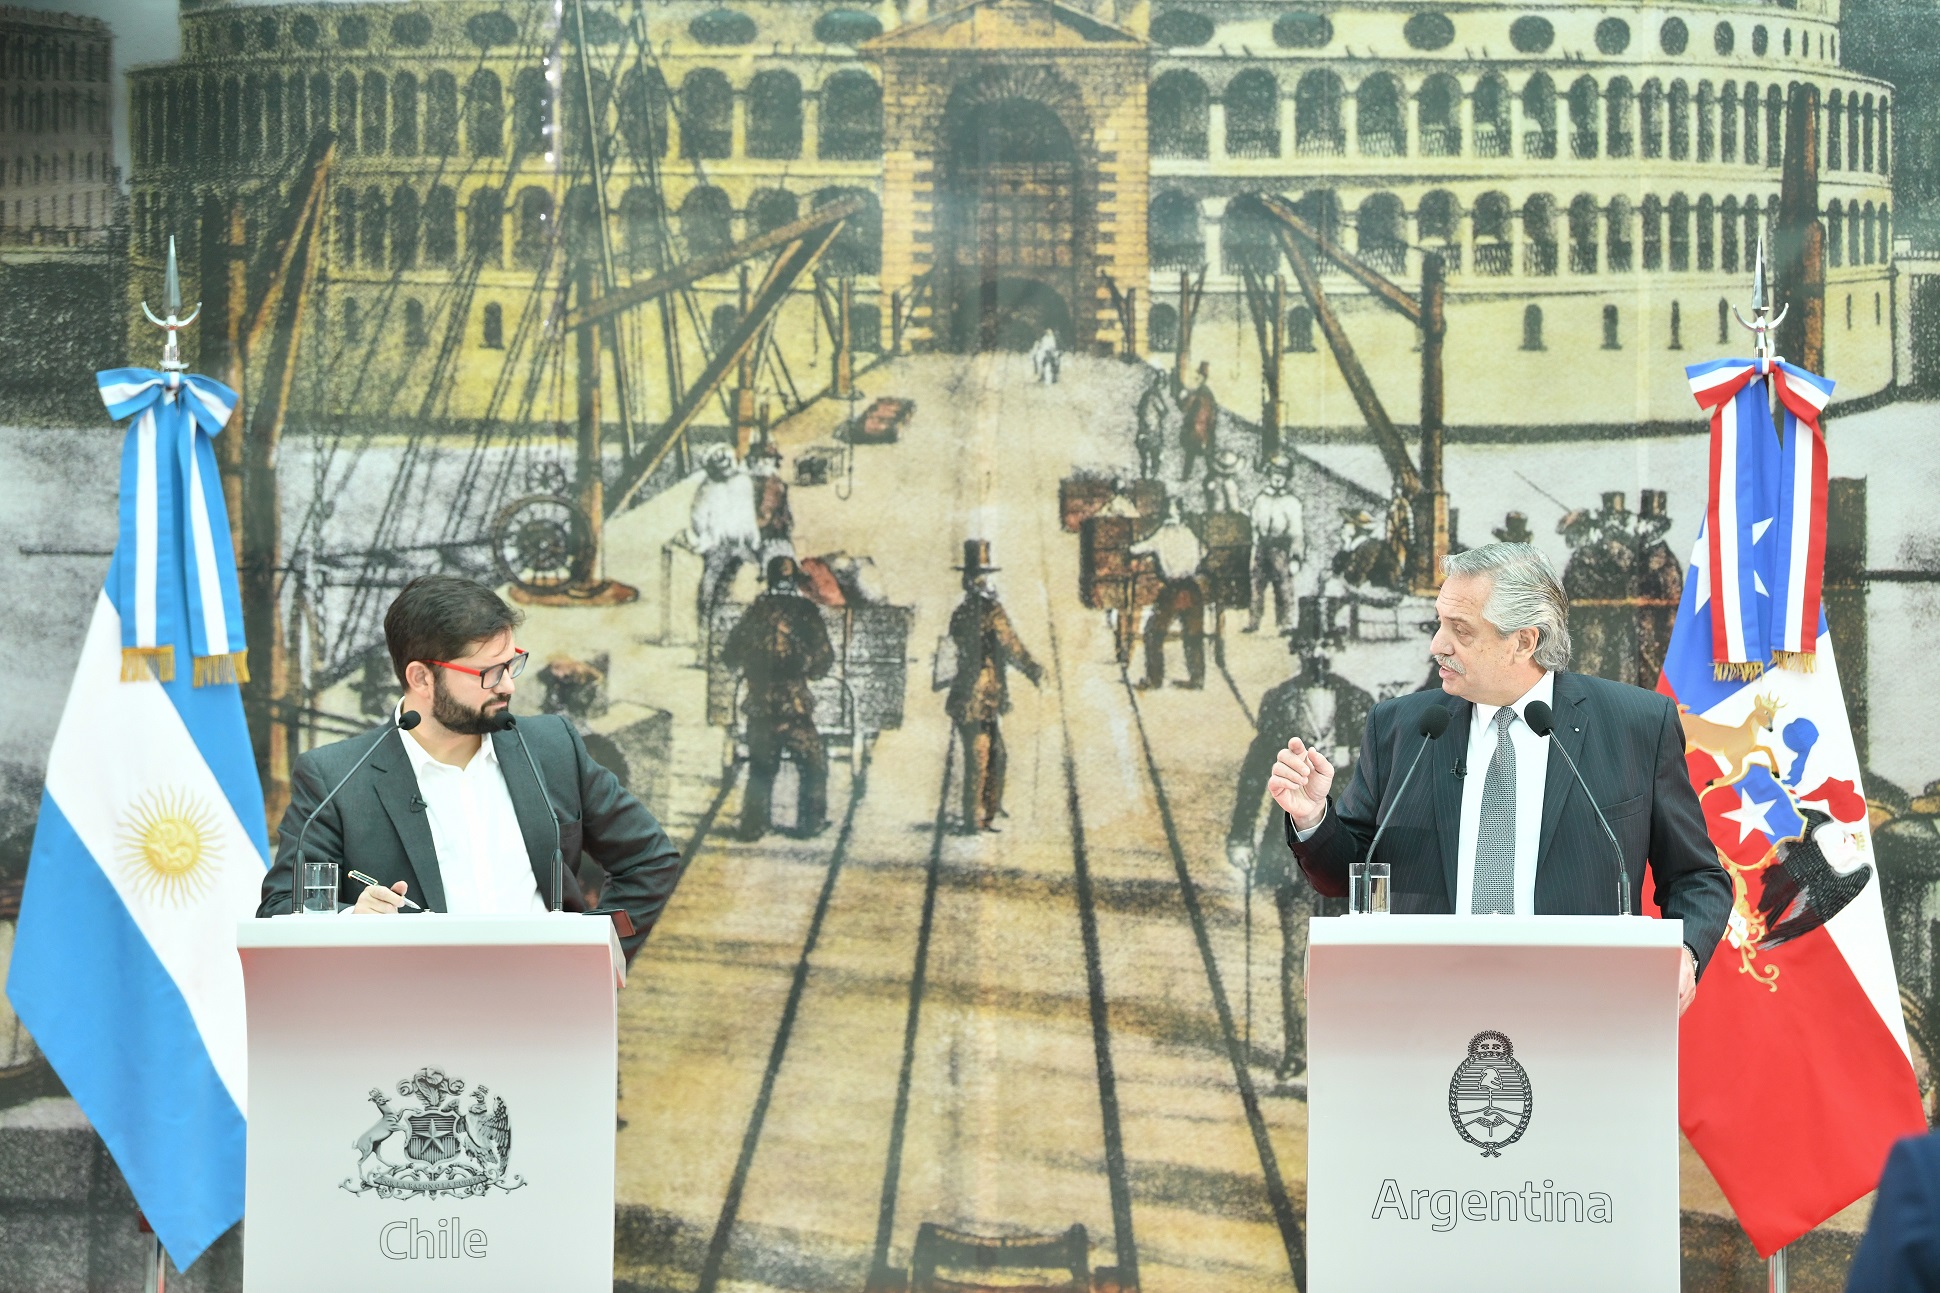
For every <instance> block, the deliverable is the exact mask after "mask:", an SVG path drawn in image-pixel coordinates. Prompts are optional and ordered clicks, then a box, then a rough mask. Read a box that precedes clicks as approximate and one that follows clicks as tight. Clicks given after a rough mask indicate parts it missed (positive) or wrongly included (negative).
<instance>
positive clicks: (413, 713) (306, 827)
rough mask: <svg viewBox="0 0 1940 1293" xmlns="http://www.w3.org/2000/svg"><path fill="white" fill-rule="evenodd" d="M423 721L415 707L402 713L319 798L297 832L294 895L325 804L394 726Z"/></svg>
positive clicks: (292, 881) (292, 880) (403, 727)
mask: <svg viewBox="0 0 1940 1293" xmlns="http://www.w3.org/2000/svg"><path fill="white" fill-rule="evenodd" d="M423 721H424V718H423V716H422V715H421V714H419V713H418V711H417V710H415V709H407V710H405V711H403V712H402V713H400V714H399V715H398V716H397V717H396V718H395V719H393V720H392V721H391V723H390V724H389V725H388V726H387V727H386V728H385V730H384V731H382V732H379V733H378V734H377V739H376V740H375V741H372V742H371V743H370V748H369V749H368V750H365V751H364V752H363V753H362V754H360V755H358V756H357V762H355V763H353V764H351V765H350V771H349V772H346V773H344V775H343V777H342V779H341V780H339V781H338V782H337V784H336V785H334V786H332V787H330V793H329V794H327V795H325V796H324V797H323V798H322V799H319V800H317V806H316V807H315V808H312V809H311V810H310V815H309V816H308V817H305V818H304V819H303V829H302V830H300V831H298V832H297V833H296V870H295V871H293V872H292V873H291V874H290V892H291V894H292V897H294V895H295V892H296V889H297V887H298V886H299V885H301V884H302V883H303V837H304V836H305V835H308V834H309V833H310V823H312V822H314V821H316V819H317V814H318V813H320V812H322V811H323V806H324V805H325V804H327V803H329V802H330V801H331V800H333V799H335V798H336V797H337V792H338V791H339V790H342V789H343V788H344V785H345V784H346V783H347V782H349V780H350V779H351V778H352V777H354V776H356V775H357V769H359V768H361V767H363V766H364V760H365V759H368V758H370V756H371V755H373V754H375V753H377V747H378V746H380V745H382V744H384V738H385V737H386V736H388V735H390V732H391V730H392V729H393V728H394V729H396V730H397V731H400V732H408V731H410V730H411V729H412V728H414V727H416V726H417V725H418V724H419V723H421V722H423ZM340 883H341V882H340ZM291 906H292V908H294V907H295V903H294V901H292V903H291Z"/></svg>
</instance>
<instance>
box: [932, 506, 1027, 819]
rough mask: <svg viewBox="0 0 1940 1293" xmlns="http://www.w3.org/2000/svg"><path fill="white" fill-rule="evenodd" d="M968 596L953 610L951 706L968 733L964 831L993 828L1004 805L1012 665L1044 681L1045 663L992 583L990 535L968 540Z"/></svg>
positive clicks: (963, 734)
mask: <svg viewBox="0 0 1940 1293" xmlns="http://www.w3.org/2000/svg"><path fill="white" fill-rule="evenodd" d="M957 569H958V570H959V571H961V572H962V574H963V600H962V601H961V602H959V603H957V608H956V610H955V611H953V612H951V614H950V639H951V641H952V643H953V644H954V645H955V647H956V657H957V669H956V677H955V678H954V679H953V680H952V681H951V683H950V694H949V697H948V698H947V699H946V700H945V702H944V709H945V711H946V712H947V713H948V714H949V715H950V718H951V719H952V720H954V721H955V723H956V725H957V735H958V737H959V738H960V739H961V740H962V741H963V826H962V829H963V831H964V832H965V833H966V834H968V833H970V832H972V831H994V830H996V829H997V825H996V819H997V818H998V817H999V816H1000V815H1002V813H1003V811H1004V767H1005V763H1006V759H1005V754H1004V733H1003V728H1002V726H1001V722H1002V719H1003V716H1004V714H1006V713H1007V712H1009V710H1010V683H1009V674H1010V669H1011V667H1012V666H1015V667H1016V668H1018V669H1021V670H1023V672H1024V676H1025V677H1027V678H1029V679H1030V680H1031V685H1032V686H1033V687H1035V686H1038V685H1039V682H1040V680H1041V679H1042V678H1043V677H1044V669H1043V666H1041V665H1039V664H1038V662H1037V661H1036V660H1033V659H1032V658H1031V653H1030V651H1029V650H1028V649H1027V648H1026V647H1025V646H1024V643H1023V642H1022V641H1021V640H1019V638H1018V636H1017V631H1016V630H1015V629H1013V628H1012V627H1011V626H1010V616H1009V615H1007V614H1005V613H1004V604H1003V603H1002V602H1001V601H999V600H998V599H997V590H996V589H995V588H992V587H991V586H990V576H991V575H993V574H995V573H997V567H995V566H993V565H991V564H990V542H989V540H987V539H965V540H964V541H963V564H962V565H960V566H958V567H957Z"/></svg>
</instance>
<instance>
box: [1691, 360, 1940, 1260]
mask: <svg viewBox="0 0 1940 1293" xmlns="http://www.w3.org/2000/svg"><path fill="white" fill-rule="evenodd" d="M1779 367H1781V366H1780V365H1777V364H1773V363H1771V362H1770V361H1767V362H1766V363H1765V364H1759V363H1758V362H1757V361H1745V360H1725V361H1721V362H1719V363H1716V364H1707V365H1699V366H1697V367H1694V368H1693V369H1691V370H1690V375H1691V379H1692V386H1693V389H1694V390H1695V391H1696V392H1697V394H1698V398H1699V401H1700V403H1703V404H1706V405H1707V406H1708V407H1710V408H1711V410H1712V464H1713V477H1712V498H1711V506H1710V509H1709V511H1708V513H1707V515H1706V519H1705V531H1704V533H1702V534H1700V535H1699V536H1698V541H1697V544H1696V547H1695V550H1694V551H1693V553H1692V556H1691V571H1690V577H1689V578H1688V579H1686V580H1685V581H1684V599H1683V604H1682V605H1681V606H1680V607H1679V608H1678V615H1677V624H1676V627H1675V628H1674V629H1673V630H1672V634H1671V641H1670V648H1669V652H1668V654H1667V656H1666V658H1665V661H1664V671H1663V674H1662V676H1661V677H1660V679H1659V680H1658V684H1657V686H1658V690H1659V691H1662V692H1663V693H1664V694H1666V695H1668V696H1670V697H1671V698H1672V699H1673V700H1675V701H1677V702H1678V707H1679V709H1680V710H1681V711H1682V714H1683V722H1684V736H1685V752H1686V753H1685V757H1686V762H1687V765H1688V767H1689V770H1690V776H1691V782H1692V784H1693V785H1694V786H1695V787H1696V788H1697V792H1698V796H1699V802H1700V803H1701V804H1702V806H1703V809H1704V817H1705V822H1706V825H1707V826H1708V827H1709V829H1710V834H1711V840H1712V842H1713V843H1714V844H1715V845H1716V846H1717V849H1718V854H1719V860H1720V861H1721V862H1722V863H1723V864H1724V866H1725V868H1726V870H1727V871H1728V872H1729V873H1730V875H1731V878H1732V888H1733V891H1734V908H1733V911H1732V915H1731V921H1730V925H1729V927H1728V929H1727V931H1726V934H1725V938H1724V940H1723V942H1722V943H1721V944H1720V946H1719V947H1718V949H1717V953H1716V955H1715V956H1714V957H1713V959H1712V961H1711V963H1710V965H1709V967H1708V968H1707V969H1706V971H1705V975H1704V982H1703V983H1702V985H1700V988H1699V990H1698V994H1697V1000H1696V1002H1695V1003H1694V1004H1693V1005H1692V1007H1691V1009H1690V1010H1689V1011H1688V1012H1687V1013H1686V1014H1685V1016H1684V1019H1683V1023H1682V1028H1681V1038H1680V1082H1679V1086H1680V1092H1679V1094H1680V1100H1679V1108H1680V1121H1681V1123H1682V1125H1683V1128H1684V1133H1685V1135H1686V1136H1688V1137H1689V1138H1690V1140H1691V1144H1692V1145H1693V1146H1694V1147H1695V1148H1696V1149H1697V1151H1698V1153H1699V1155H1700V1156H1702V1157H1703V1159H1704V1161H1705V1163H1706V1165H1708V1166H1709V1167H1710V1169H1711V1173H1712V1175H1713V1176H1714V1177H1716V1178H1717V1181H1718V1184H1719V1185H1720V1186H1721V1187H1722V1188H1723V1190H1724V1193H1725V1197H1726V1198H1727V1199H1729V1200H1730V1201H1731V1206H1732V1209H1733V1210H1734V1211H1735V1212H1736V1213H1737V1215H1738V1220H1739V1223H1740V1224H1741V1225H1743V1226H1744V1229H1745V1233H1746V1234H1747V1235H1748V1236H1750V1238H1751V1241H1752V1243H1753V1244H1754V1245H1755V1246H1756V1247H1757V1249H1758V1251H1759V1252H1760V1253H1761V1254H1763V1255H1766V1256H1769V1255H1770V1254H1772V1253H1773V1252H1776V1251H1777V1250H1778V1249H1779V1248H1782V1247H1783V1246H1785V1245H1786V1244H1788V1243H1790V1242H1791V1241H1793V1240H1794V1239H1797V1238H1798V1237H1799V1236H1801V1235H1803V1234H1804V1233H1805V1232H1806V1231H1808V1230H1810V1229H1812V1228H1813V1227H1814V1226H1816V1225H1818V1224H1819V1223H1820V1222H1822V1221H1824V1220H1826V1219H1827V1218H1828V1217H1830V1216H1832V1215H1833V1214H1834V1213H1835V1212H1838V1211H1839V1210H1840V1209H1842V1208H1844V1207H1846V1206H1847V1205H1849V1204H1851V1203H1852V1202H1854V1201H1855V1200H1857V1199H1858V1198H1860V1197H1861V1196H1863V1195H1864V1194H1865V1193H1866V1192H1867V1191H1869V1190H1871V1189H1872V1188H1873V1187H1874V1185H1875V1184H1877V1182H1878V1180H1879V1173H1880V1169H1881V1168H1882V1167H1883V1166H1884V1165H1885V1162H1886V1154H1887V1151H1888V1150H1889V1149H1890V1148H1891V1146H1892V1144H1893V1142H1894V1141H1895V1140H1896V1139H1898V1138H1900V1137H1902V1136H1907V1135H1913V1134H1918V1133H1921V1132H1924V1131H1925V1130H1926V1127H1927V1124H1926V1116H1925V1111H1924V1109H1923V1108H1922V1106H1921V1102H1920V1092H1919V1086H1918V1084H1917V1082H1916V1081H1915V1078H1914V1074H1913V1065H1912V1060H1911V1058H1910V1055H1909V1052H1908V1050H1907V1041H1906V1026H1905V1022H1904V1020H1903V1018H1902V1017H1901V1014H1900V1004H1899V986H1898V983H1897V981H1896V979H1895V977H1894V973H1893V961H1892V954H1891V951H1890V950H1889V948H1888V945H1887V939H1886V920H1885V914H1884V910H1883V908H1882V906H1881V903H1880V892H1879V876H1878V865H1877V862H1876V861H1875V859H1874V855H1873V850H1872V832H1871V828H1870V825H1869V823H1868V820H1867V811H1866V801H1865V789H1864V786H1863V785H1862V782H1861V777H1860V769H1859V759H1858V755H1857V753H1856V751H1855V750H1854V747H1853V742H1852V731H1851V728H1850V726H1849V725H1848V723H1847V719H1846V711H1845V702H1844V700H1843V697H1842V693H1841V692H1840V689H1839V671H1838V665H1837V662H1836V660H1835V659H1834V656H1833V650H1832V639H1831V636H1830V635H1829V634H1828V633H1827V631H1826V626H1825V618H1824V616H1823V614H1822V613H1821V612H1820V609H1819V583H1820V566H1821V562H1822V560H1823V554H1824V547H1825V507H1824V500H1825V449H1824V439H1823V436H1822V435H1821V434H1820V431H1819V427H1818V412H1819V410H1820V409H1822V408H1823V407H1824V404H1825V398H1826V397H1827V396H1829V394H1830V392H1831V383H1829V382H1827V381H1825V379H1823V378H1819V377H1816V376H1814V375H1812V374H1809V373H1806V372H1804V371H1803V370H1802V369H1796V368H1793V367H1792V366H1791V365H1782V367H1783V369H1784V370H1785V371H1784V374H1783V376H1782V377H1781V378H1780V379H1779V380H1780V381H1783V382H1784V386H1782V387H1781V389H1780V399H1781V402H1782V404H1783V406H1784V408H1785V412H1786V419H1785V422H1786V426H1785V429H1786V432H1787V435H1786V437H1785V440H1784V441H1783V442H1781V440H1780V438H1779V437H1778V436H1777V435H1776V434H1774V432H1773V429H1772V423H1771V419H1770V412H1769V409H1770V406H1769V404H1768V403H1767V401H1766V397H1765V392H1764V388H1765V385H1766V382H1765V380H1760V379H1761V378H1766V377H1769V375H1770V374H1771V373H1772V372H1773V370H1774V369H1775V368H1779ZM1727 383H1735V385H1733V388H1732V389H1731V390H1730V391H1729V393H1728V394H1726V395H1724V396H1722V397H1718V398H1715V399H1709V398H1707V396H1708V395H1714V394H1715V392H1716V391H1717V389H1718V387H1719V386H1720V385H1723V384H1727ZM1774 384H1775V385H1776V384H1777V382H1774ZM1788 392H1789V397H1788ZM1807 410H1809V412H1810V417H1809V418H1808V417H1807V416H1806V412H1807ZM1761 411H1762V414H1763V416H1762V419H1761V416H1760V414H1761ZM1722 531H1728V533H1724V532H1722ZM1807 615H1809V617H1810V618H1809V619H1806V618H1803V617H1805V616H1807ZM1806 625H1810V627H1811V629H1812V632H1811V633H1810V635H1807V634H1806V633H1805V632H1804V627H1805V626H1806ZM1774 661H1777V662H1779V663H1781V664H1784V663H1790V664H1791V665H1793V666H1794V667H1767V666H1768V665H1770V664H1771V663H1772V662H1774ZM1799 666H1804V667H1799Z"/></svg>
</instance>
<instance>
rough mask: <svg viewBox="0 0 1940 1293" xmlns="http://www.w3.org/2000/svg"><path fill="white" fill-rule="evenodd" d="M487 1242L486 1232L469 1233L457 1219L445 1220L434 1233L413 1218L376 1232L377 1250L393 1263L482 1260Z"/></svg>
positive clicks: (389, 1225) (394, 1223)
mask: <svg viewBox="0 0 1940 1293" xmlns="http://www.w3.org/2000/svg"><path fill="white" fill-rule="evenodd" d="M485 1243H486V1238H485V1232H484V1231H483V1230H466V1229H464V1228H463V1225H462V1223H461V1222H460V1221H459V1220H458V1218H456V1217H446V1218H445V1219H444V1220H443V1221H440V1222H439V1223H438V1226H437V1229H435V1230H428V1229H426V1228H425V1227H423V1226H421V1225H419V1224H418V1219H417V1218H416V1217H412V1218H411V1219H410V1220H409V1221H393V1222H391V1223H390V1224H388V1225H386V1226H385V1227H384V1228H383V1229H382V1230H379V1231H378V1232H377V1251H378V1252H380V1253H383V1254H384V1255H385V1256H386V1257H388V1258H390V1259H391V1260H392V1261H394V1262H408V1261H426V1260H436V1259H437V1258H440V1257H483V1256H485Z"/></svg>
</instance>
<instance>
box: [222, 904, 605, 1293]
mask: <svg viewBox="0 0 1940 1293" xmlns="http://www.w3.org/2000/svg"><path fill="white" fill-rule="evenodd" d="M236 941H237V945H238V947H239V949H240V951H241V955H242V963H243V982H244V988H245V992H246V995H247V999H248V1018H249V1109H248V1116H249V1133H248V1134H249V1143H248V1174H249V1175H248V1185H247V1193H246V1200H245V1206H246V1209H247V1211H246V1214H245V1216H244V1226H243V1287H244V1290H245V1293H270V1291H271V1290H274V1291H275V1293H310V1291H315V1293H325V1291H326V1290H327V1291H328V1293H338V1291H339V1290H343V1289H357V1290H360V1293H382V1291H384V1290H393V1289H395V1290H405V1289H409V1290H413V1293H434V1291H438V1290H452V1291H454V1293H455V1291H457V1290H465V1291H466V1293H483V1291H486V1290H519V1291H521V1293H523V1291H525V1290H530V1289H540V1288H543V1289H546V1290H548V1291H549V1293H553V1291H556V1293H592V1290H595V1289H597V1290H600V1293H609V1291H610V1290H611V1289H612V1287H613V1148H614V1139H613V1133H614V1117H615V1112H616V1109H615V1099H616V1094H615V1073H616V1056H617V1029H616V1016H615V1010H616V1005H617V993H618V989H619V986H620V985H621V983H622V982H623V981H624V975H625V962H624V960H623V958H622V957H621V954H620V945H619V940H618V939H617V938H616V937H615V936H614V933H613V926H612V924H611V923H610V922H609V921H607V920H605V919H603V918H588V917H587V916H583V915H569V914H563V913H561V914H548V915H532V916H448V915H438V914H427V915H401V916H381V917H380V916H347V915H346V916H323V915H311V916H278V917H276V918H274V919H271V920H255V921H247V922H244V923H243V924H242V925H241V926H240V927H239V928H238V930H237V938H236Z"/></svg>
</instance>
